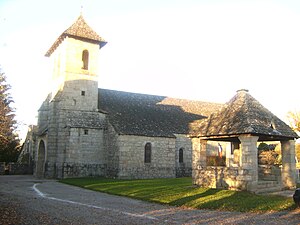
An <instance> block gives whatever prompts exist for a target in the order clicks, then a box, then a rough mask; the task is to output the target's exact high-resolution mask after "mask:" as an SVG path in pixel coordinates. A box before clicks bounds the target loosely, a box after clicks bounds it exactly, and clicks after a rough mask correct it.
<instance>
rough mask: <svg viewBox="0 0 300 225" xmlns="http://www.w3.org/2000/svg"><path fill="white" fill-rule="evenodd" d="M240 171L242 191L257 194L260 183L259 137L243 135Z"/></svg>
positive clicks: (240, 138) (239, 178)
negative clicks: (258, 183)
mask: <svg viewBox="0 0 300 225" xmlns="http://www.w3.org/2000/svg"><path fill="white" fill-rule="evenodd" d="M239 140H240V141H241V149H240V151H241V152H240V169H239V174H238V178H237V180H238V181H239V188H240V189H242V190H247V191H252V192H255V191H256V189H257V182H258V160H257V140H258V137H257V136H251V135H241V136H239Z"/></svg>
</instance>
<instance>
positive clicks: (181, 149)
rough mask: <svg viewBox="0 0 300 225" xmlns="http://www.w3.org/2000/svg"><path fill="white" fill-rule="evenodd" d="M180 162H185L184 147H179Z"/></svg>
mask: <svg viewBox="0 0 300 225" xmlns="http://www.w3.org/2000/svg"><path fill="white" fill-rule="evenodd" d="M179 163H183V148H180V149H179Z"/></svg>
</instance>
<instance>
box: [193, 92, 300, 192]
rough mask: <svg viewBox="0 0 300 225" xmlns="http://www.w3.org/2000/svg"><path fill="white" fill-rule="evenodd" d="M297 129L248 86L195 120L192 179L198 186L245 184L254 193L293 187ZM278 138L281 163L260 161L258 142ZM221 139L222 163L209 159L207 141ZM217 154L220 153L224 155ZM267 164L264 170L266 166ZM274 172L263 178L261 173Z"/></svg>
mask: <svg viewBox="0 0 300 225" xmlns="http://www.w3.org/2000/svg"><path fill="white" fill-rule="evenodd" d="M297 137H298V136H297V134H296V133H295V132H294V131H292V130H291V128H290V127H289V126H288V125H286V124H285V123H284V122H283V121H281V120H280V119H279V118H277V117H276V116H275V115H273V114H272V113H271V112H270V111H268V110H267V109H266V108H264V107H263V106H262V105H261V104H260V103H259V102H258V101H257V100H255V99H254V98H253V97H252V96H251V95H250V94H249V93H248V91H246V90H241V91H238V92H237V94H236V95H235V96H234V97H233V98H232V99H231V100H230V101H229V102H228V103H227V104H226V105H225V107H224V108H223V109H222V110H221V111H219V112H218V113H216V114H213V115H211V116H210V117H209V118H208V119H207V120H206V121H205V122H204V123H203V122H202V123H201V124H199V129H198V134H197V136H196V135H195V136H194V137H193V138H192V142H193V164H192V167H193V168H192V169H193V170H192V177H193V183H194V184H196V185H199V186H202V187H211V188H224V189H232V190H247V191H251V192H255V193H259V192H266V191H279V190H285V189H293V188H295V187H296V181H297V170H296V160H295V138H297ZM264 141H277V142H278V143H280V147H281V155H282V165H281V166H280V167H277V168H275V167H274V168H271V167H261V166H260V165H259V163H258V149H257V146H258V142H264ZM209 142H210V143H211V142H214V143H218V144H219V143H223V146H224V143H226V144H225V146H227V147H225V148H223V149H221V151H223V153H222V154H223V156H222V157H224V156H225V157H224V158H226V160H224V161H225V163H224V165H210V164H209V160H208V157H209V151H208V146H209V145H208V143H209ZM222 154H221V155H222ZM266 170H267V171H266ZM265 172H266V173H273V174H272V176H269V177H268V179H264V173H265Z"/></svg>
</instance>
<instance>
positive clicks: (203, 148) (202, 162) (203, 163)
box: [199, 140, 207, 167]
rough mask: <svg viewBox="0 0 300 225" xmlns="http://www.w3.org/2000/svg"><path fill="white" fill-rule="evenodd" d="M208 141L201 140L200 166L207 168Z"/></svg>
mask: <svg viewBox="0 0 300 225" xmlns="http://www.w3.org/2000/svg"><path fill="white" fill-rule="evenodd" d="M206 148H207V140H200V160H199V162H200V166H202V167H206Z"/></svg>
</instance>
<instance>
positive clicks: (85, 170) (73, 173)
mask: <svg viewBox="0 0 300 225" xmlns="http://www.w3.org/2000/svg"><path fill="white" fill-rule="evenodd" d="M62 171H63V172H62V173H63V178H68V177H90V176H93V177H95V176H105V175H106V165H104V164H91V163H90V164H84V163H64V164H63V166H62Z"/></svg>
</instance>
